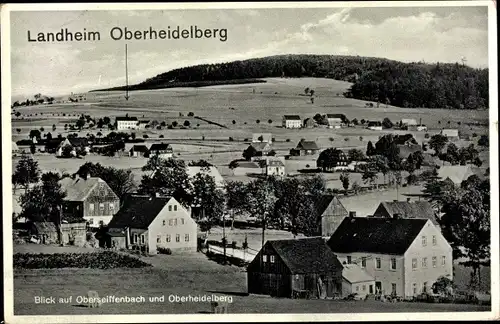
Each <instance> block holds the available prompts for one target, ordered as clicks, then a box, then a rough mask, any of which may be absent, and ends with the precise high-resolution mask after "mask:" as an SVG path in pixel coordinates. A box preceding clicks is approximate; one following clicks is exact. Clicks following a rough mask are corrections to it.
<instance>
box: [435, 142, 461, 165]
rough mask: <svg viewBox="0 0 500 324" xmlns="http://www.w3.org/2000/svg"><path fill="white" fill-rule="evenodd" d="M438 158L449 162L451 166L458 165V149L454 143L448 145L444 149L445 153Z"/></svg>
mask: <svg viewBox="0 0 500 324" xmlns="http://www.w3.org/2000/svg"><path fill="white" fill-rule="evenodd" d="M440 158H441V159H442V160H444V161H447V162H450V163H451V164H452V165H456V164H458V163H459V162H460V159H461V157H460V155H459V151H458V147H457V146H456V145H455V144H454V143H449V144H448V147H447V148H446V153H445V154H441V155H440Z"/></svg>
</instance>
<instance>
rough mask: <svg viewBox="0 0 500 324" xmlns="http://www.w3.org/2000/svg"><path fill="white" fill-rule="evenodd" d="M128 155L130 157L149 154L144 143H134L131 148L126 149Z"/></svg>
mask: <svg viewBox="0 0 500 324" xmlns="http://www.w3.org/2000/svg"><path fill="white" fill-rule="evenodd" d="M128 153H129V156H132V157H148V155H149V149H148V147H147V146H146V145H137V144H136V145H134V146H132V148H131V149H130V150H129V151H128Z"/></svg>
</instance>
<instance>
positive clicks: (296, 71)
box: [96, 55, 489, 109]
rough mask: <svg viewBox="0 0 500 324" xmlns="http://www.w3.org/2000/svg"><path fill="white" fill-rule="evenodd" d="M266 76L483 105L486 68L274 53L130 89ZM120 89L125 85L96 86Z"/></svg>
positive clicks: (397, 99)
mask: <svg viewBox="0 0 500 324" xmlns="http://www.w3.org/2000/svg"><path fill="white" fill-rule="evenodd" d="M269 77H287V78H288V77H291V78H300V77H317V78H331V79H336V80H341V81H347V82H352V83H353V86H352V87H351V89H349V90H348V91H347V92H346V93H345V94H344V95H345V96H346V97H350V98H355V99H362V100H370V101H375V102H377V101H378V102H380V103H388V104H391V105H394V106H399V107H407V108H416V107H422V108H448V109H484V108H487V107H488V87H489V85H488V69H473V68H471V67H468V66H462V65H459V64H458V63H456V64H442V63H437V64H427V63H421V62H418V63H402V62H398V61H393V60H388V59H383V58H371V57H359V56H335V55H278V56H269V57H263V58H255V59H249V60H244V61H234V62H229V63H221V64H204V65H196V66H190V67H184V68H179V69H175V70H172V71H169V72H166V73H162V74H159V75H157V76H155V77H152V78H149V79H147V80H145V81H144V82H141V83H138V84H135V85H131V86H129V90H147V89H160V88H173V87H203V86H209V85H221V84H244V83H255V82H264V81H262V80H260V79H261V78H269ZM109 90H125V87H116V88H111V89H100V90H96V91H109Z"/></svg>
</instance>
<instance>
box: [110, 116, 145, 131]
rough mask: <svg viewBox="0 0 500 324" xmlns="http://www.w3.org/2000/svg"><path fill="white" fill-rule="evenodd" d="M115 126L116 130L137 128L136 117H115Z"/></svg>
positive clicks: (137, 121)
mask: <svg viewBox="0 0 500 324" xmlns="http://www.w3.org/2000/svg"><path fill="white" fill-rule="evenodd" d="M115 128H116V130H118V131H124V130H130V129H138V128H139V120H138V119H137V117H128V116H125V117H116V119H115Z"/></svg>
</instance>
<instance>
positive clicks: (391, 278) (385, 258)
mask: <svg viewBox="0 0 500 324" xmlns="http://www.w3.org/2000/svg"><path fill="white" fill-rule="evenodd" d="M334 252H335V254H337V258H338V259H339V261H340V262H341V263H342V264H344V262H346V263H348V262H347V256H350V257H351V260H352V261H351V263H357V264H359V265H360V266H361V267H362V262H361V260H362V257H366V267H364V268H363V269H364V270H365V271H366V272H367V273H368V274H369V275H370V276H372V277H373V278H374V281H375V283H376V282H380V284H381V286H382V290H381V293H382V294H384V295H390V294H391V293H392V284H396V294H397V295H398V296H403V295H404V291H405V287H404V257H403V256H402V255H388V254H377V253H365V252H356V253H337V252H336V251H334ZM377 258H379V259H380V265H381V267H380V269H377V267H376V262H377V261H376V260H377ZM391 258H396V269H395V270H393V269H391ZM375 293H376V291H375Z"/></svg>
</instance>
